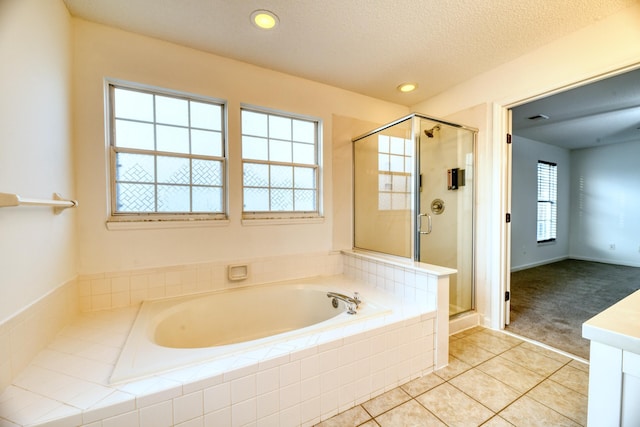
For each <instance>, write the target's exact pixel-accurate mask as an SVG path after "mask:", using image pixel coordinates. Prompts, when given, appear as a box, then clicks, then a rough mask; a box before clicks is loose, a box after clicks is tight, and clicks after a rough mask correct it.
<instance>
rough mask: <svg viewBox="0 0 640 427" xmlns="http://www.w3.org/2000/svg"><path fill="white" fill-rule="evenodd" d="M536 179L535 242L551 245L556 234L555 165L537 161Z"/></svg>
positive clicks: (556, 167)
mask: <svg viewBox="0 0 640 427" xmlns="http://www.w3.org/2000/svg"><path fill="white" fill-rule="evenodd" d="M537 178H538V179H537V183H538V191H537V195H538V196H537V210H536V211H537V214H536V240H537V242H538V243H539V244H544V243H551V242H555V241H556V238H557V234H558V165H557V163H553V162H547V161H544V160H538V165H537ZM541 224H543V225H544V227H542V229H541Z"/></svg>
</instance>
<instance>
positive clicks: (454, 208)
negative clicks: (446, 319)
mask: <svg viewBox="0 0 640 427" xmlns="http://www.w3.org/2000/svg"><path fill="white" fill-rule="evenodd" d="M418 120H419V126H416V127H419V133H418V134H417V136H416V138H417V139H418V153H417V154H418V161H419V166H418V168H419V171H418V172H419V176H418V184H417V187H418V191H417V192H416V196H417V197H416V200H417V201H416V206H417V207H418V213H417V216H416V221H417V226H416V228H417V230H418V233H417V235H418V237H417V239H418V242H417V245H416V251H417V252H418V259H419V260H420V262H424V263H427V264H434V265H439V266H443V267H450V268H454V269H456V270H457V271H458V272H457V274H454V275H452V276H450V279H449V280H450V283H449V285H450V289H449V290H450V292H449V315H450V316H454V315H457V314H460V313H464V312H467V311H470V310H472V309H473V308H474V289H473V288H474V282H473V245H474V243H473V187H474V185H473V177H474V173H473V167H474V145H475V144H474V142H475V132H473V131H471V130H469V129H465V128H460V127H456V126H452V125H448V124H444V123H438V122H435V121H430V120H427V119H424V118H419V119H418Z"/></svg>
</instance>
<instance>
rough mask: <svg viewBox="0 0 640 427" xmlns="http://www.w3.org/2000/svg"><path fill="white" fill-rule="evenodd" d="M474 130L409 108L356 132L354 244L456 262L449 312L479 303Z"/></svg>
mask: <svg viewBox="0 0 640 427" xmlns="http://www.w3.org/2000/svg"><path fill="white" fill-rule="evenodd" d="M476 135H477V130H475V129H472V128H469V127H467V126H462V125H459V124H455V123H449V122H445V121H442V120H439V119H435V118H431V117H428V116H424V115H421V114H417V113H414V114H411V115H409V116H406V117H403V118H401V119H398V120H396V121H394V122H392V123H389V124H387V125H385V126H382V127H380V128H378V129H375V130H372V131H370V132H368V133H366V134H364V135H361V136H359V137H357V138H354V139H353V140H352V141H353V160H354V165H353V166H354V167H353V170H354V177H353V178H354V198H353V203H354V207H353V208H354V247H355V249H361V250H366V251H374V252H378V253H383V254H387V255H392V256H396V257H401V258H405V259H409V260H413V261H420V262H423V263H427V264H433V265H439V266H443V267H449V268H454V269H456V270H457V274H454V275H452V276H451V277H450V291H449V315H450V316H456V315H458V314H462V313H465V312H468V311H471V310H473V309H474V308H475V306H474V305H475V301H474V294H475V292H474V268H473V266H474V262H473V257H474V250H473V248H474V227H473V225H474V209H473V206H474V182H475V173H474V159H475V145H476Z"/></svg>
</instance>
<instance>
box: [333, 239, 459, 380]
mask: <svg viewBox="0 0 640 427" xmlns="http://www.w3.org/2000/svg"><path fill="white" fill-rule="evenodd" d="M342 254H343V256H344V267H343V268H344V275H345V276H347V277H351V278H353V279H355V280H361V281H364V282H366V283H369V284H371V286H373V287H375V288H376V289H380V290H384V291H386V292H388V293H391V294H393V295H396V296H397V297H398V298H400V299H402V300H404V301H408V302H413V303H417V304H424V305H426V306H427V307H446V308H445V309H443V310H438V311H437V317H436V326H435V327H436V339H437V342H436V343H435V346H436V354H435V361H434V362H435V368H436V369H440V368H443V367H445V366H446V365H447V364H448V363H449V310H448V307H449V275H451V274H454V273H456V270H454V269H452V268H447V267H440V266H437V265H431V264H425V263H421V262H413V261H409V260H405V259H400V258H395V257H383V256H382V257H381V256H379V255H376V254H372V253H369V252H361V251H355V250H352V251H342Z"/></svg>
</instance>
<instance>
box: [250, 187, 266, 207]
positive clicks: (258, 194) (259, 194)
mask: <svg viewBox="0 0 640 427" xmlns="http://www.w3.org/2000/svg"><path fill="white" fill-rule="evenodd" d="M244 210H245V211H247V212H264V211H268V210H269V190H268V189H266V188H246V187H245V189H244Z"/></svg>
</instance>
